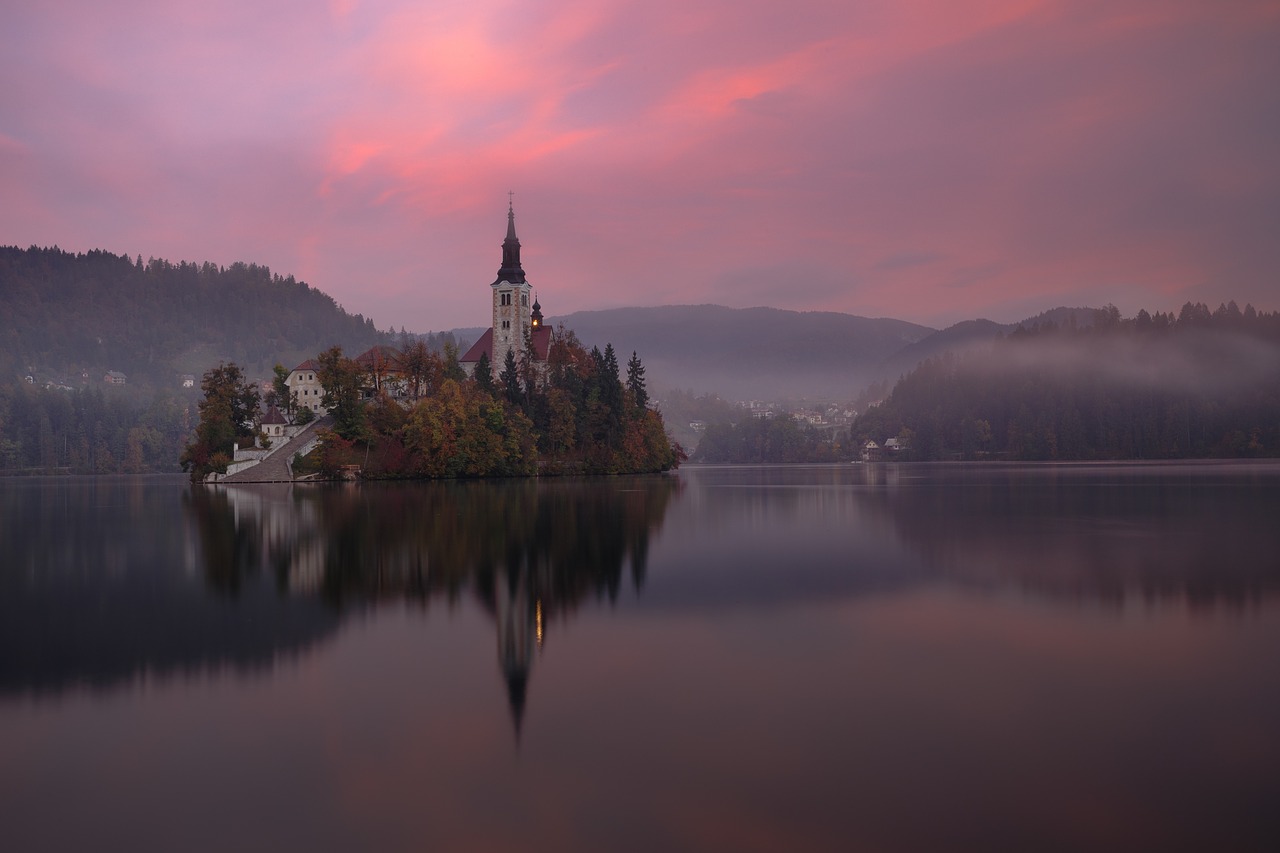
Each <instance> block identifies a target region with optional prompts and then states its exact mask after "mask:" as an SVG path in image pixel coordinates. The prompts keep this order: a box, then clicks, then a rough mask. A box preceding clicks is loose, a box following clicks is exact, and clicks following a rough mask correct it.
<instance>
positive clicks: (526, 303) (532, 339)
mask: <svg viewBox="0 0 1280 853" xmlns="http://www.w3.org/2000/svg"><path fill="white" fill-rule="evenodd" d="M531 290H532V288H531V287H530V286H529V281H528V279H526V278H525V274H524V267H523V266H521V265H520V240H519V239H518V238H517V237H516V213H515V208H514V206H512V204H511V203H508V205H507V237H506V239H505V240H503V241H502V266H501V267H499V268H498V277H497V278H496V279H494V280H493V283H492V284H490V285H489V291H490V293H489V295H490V298H491V301H492V308H493V315H492V316H493V323H492V325H490V327H489V328H488V329H487V330H486V331H485V333H484V334H483V335H481V336H480V340H478V341H476V342H475V344H473V345H472V346H471V348H470V349H468V350H467V351H466V353H465V354H464V355H463V356H462V358H461V359H459V360H458V361H459V363H460V364H461V365H462V368H463V369H464V370H465V371H466V372H467V375H468V376H472V375H474V374H475V370H476V365H477V364H478V363H479V362H480V356H481V355H484V356H487V357H488V359H489V369H490V370H491V371H492V373H493V375H494V376H495V377H496V376H497V375H498V374H499V373H500V372H501V371H502V367H503V365H504V364H505V363H506V359H507V353H508V352H511V353H514V354H515V358H516V361H517V362H519V361H520V359H521V357H522V356H523V355H524V349H525V346H526V343H527V345H528V346H529V347H530V349H531V353H530V354H531V355H532V357H533V361H534V363H535V364H536V363H542V364H545V363H546V360H547V353H548V352H549V351H550V349H551V329H549V328H547V327H546V326H544V325H543V323H542V306H541V305H539V304H538V300H537V298H536V297H534V296H533V294H532V292H531ZM531 303H532V304H531Z"/></svg>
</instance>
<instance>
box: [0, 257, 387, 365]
mask: <svg viewBox="0 0 1280 853" xmlns="http://www.w3.org/2000/svg"><path fill="white" fill-rule="evenodd" d="M381 339H382V335H380V334H379V332H378V331H377V330H376V329H375V328H374V326H373V322H372V320H368V319H365V318H364V317H362V316H360V315H358V314H357V315H351V314H348V313H346V311H344V310H343V309H342V308H341V307H340V306H339V305H338V304H337V303H336V302H335V301H334V300H333V298H332V297H330V296H327V295H326V294H324V293H321V292H320V291H319V290H316V289H314V288H312V287H310V286H308V285H307V284H306V283H304V282H301V281H297V280H295V279H294V278H293V276H283V277H282V276H280V275H279V274H272V273H271V271H270V270H269V269H268V268H267V267H262V266H257V265H255V264H244V263H236V264H232V265H231V266H230V267H219V266H217V265H215V264H211V263H203V264H195V263H190V262H185V261H184V262H180V263H178V264H173V263H170V262H169V261H165V260H157V259H152V260H151V261H149V262H148V263H146V264H145V265H144V264H143V263H142V259H141V257H139V258H137V259H136V260H130V259H129V258H128V257H124V256H118V255H113V254H111V253H110V252H103V251H91V252H87V253H83V254H71V253H69V252H64V251H62V250H61V249H58V248H56V247H54V248H49V249H41V248H37V247H34V246H33V247H31V248H29V249H18V248H16V247H12V246H7V247H0V381H4V382H9V381H13V379H14V378H16V376H21V375H26V374H28V373H30V374H34V376H35V379H36V381H37V383H39V384H43V383H44V382H46V381H49V380H53V381H58V382H61V381H67V380H72V381H69V382H68V384H72V385H75V384H78V383H77V382H75V381H74V380H75V379H78V378H79V377H80V375H81V373H87V374H88V375H89V376H90V377H91V378H92V379H93V380H94V381H96V382H101V379H102V376H103V374H104V373H105V372H106V371H107V370H115V371H120V372H122V373H124V374H126V375H127V376H128V378H129V383H130V385H131V386H133V385H138V384H142V385H151V386H154V387H167V386H172V383H173V382H174V378H175V375H176V374H181V373H190V374H193V375H195V376H196V377H197V378H198V377H199V376H200V375H201V374H202V373H203V372H204V371H205V370H207V369H209V368H210V367H213V366H215V365H216V364H217V363H218V362H219V361H224V360H225V361H235V362H237V363H239V364H241V365H243V366H244V367H245V369H246V371H247V372H248V373H249V375H250V376H253V377H258V376H267V375H269V374H270V372H271V367H272V365H273V364H275V363H276V361H278V360H284V361H292V360H294V359H297V360H301V359H302V358H306V357H308V356H310V355H314V354H315V353H317V352H320V351H321V350H322V349H325V348H327V347H329V346H332V345H333V344H335V343H337V344H341V345H342V346H343V347H344V348H346V349H349V350H354V351H360V350H362V349H365V348H367V347H369V346H372V345H373V344H374V343H377V342H380V341H381Z"/></svg>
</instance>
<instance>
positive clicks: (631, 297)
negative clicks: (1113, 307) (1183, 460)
mask: <svg viewBox="0 0 1280 853" xmlns="http://www.w3.org/2000/svg"><path fill="white" fill-rule="evenodd" d="M802 6H803V8H799V9H796V8H792V7H787V8H783V7H780V6H778V4H776V3H768V2H736V3H730V2H727V0H726V2H722V3H705V4H704V3H699V4H687V3H686V4H676V3H645V4H640V3H633V2H624V0H613V2H585V0H582V2H574V3H568V4H557V5H556V6H555V7H554V8H551V9H547V8H546V7H543V6H540V5H533V4H529V5H525V4H520V3H516V4H511V3H496V2H470V3H465V4H462V3H457V4H447V3H446V4H430V5H429V6H422V5H421V4H412V3H408V2H403V3H391V4H369V3H359V2H355V0H335V2H332V3H330V4H329V5H328V6H327V7H321V8H319V9H317V8H316V7H314V5H313V4H309V3H300V2H297V3H284V4H273V5H272V7H271V8H270V9H269V10H266V9H263V8H261V7H260V4H257V5H253V6H250V5H249V4H247V3H243V4H231V5H226V4H220V5H218V6H216V7H211V6H208V5H207V4H195V3H158V2H150V3H148V2H138V3H130V4H125V5H119V4H113V5H112V6H111V9H110V10H109V11H104V7H102V6H101V5H100V4H89V3H68V4H57V5H56V8H51V9H45V8H44V6H41V5H34V4H32V5H29V6H26V7H23V8H22V9H20V10H19V11H18V12H17V14H16V15H15V16H14V20H13V25H12V26H11V27H9V28H8V30H7V32H6V33H5V34H0V56H2V57H3V58H2V59H0V71H2V72H3V73H4V75H5V77H6V79H7V80H12V81H13V85H12V86H7V87H6V89H5V91H4V92H0V134H3V136H0V189H3V190H4V192H5V196H6V198H7V199H9V198H12V199H17V200H18V201H17V204H16V205H8V206H7V209H6V210H4V211H0V234H4V235H6V236H5V237H3V238H0V239H3V240H4V241H5V242H13V243H17V244H21V245H25V244H27V243H32V242H34V243H40V244H52V243H58V244H60V245H63V246H65V247H69V248H75V249H78V250H87V249H90V248H97V247H101V248H107V249H111V250H114V251H125V252H129V253H140V254H143V255H144V256H148V255H155V256H168V257H173V258H174V259H178V258H184V257H185V258H187V259H192V260H204V259H206V258H208V259H210V260H214V261H215V262H221V263H230V262H232V261H235V260H252V261H256V262H259V263H266V264H268V265H270V266H271V267H272V268H273V269H275V270H277V271H279V272H282V273H294V274H296V275H300V276H301V277H304V278H306V279H307V280H308V281H310V282H311V283H312V284H314V285H316V286H318V287H320V288H321V289H324V290H326V291H327V292H330V293H331V294H332V295H334V296H335V298H337V299H338V300H339V301H340V302H342V303H343V304H344V305H346V306H347V307H348V308H349V309H350V310H353V311H359V312H361V313H364V314H366V315H370V316H373V317H374V319H375V321H376V322H378V324H379V325H380V326H385V325H390V324H391V323H392V322H393V321H394V322H395V324H396V325H397V326H398V325H400V324H401V323H402V322H403V323H404V324H405V325H409V326H412V327H414V328H419V329H428V328H433V329H438V328H448V327H450V326H455V325H479V324H480V323H482V322H484V320H485V317H486V314H485V310H484V306H485V303H484V300H483V299H482V298H480V297H479V296H478V291H477V288H480V287H481V286H482V285H483V283H484V282H485V281H487V280H488V278H489V276H490V275H491V274H492V271H493V269H495V268H496V265H497V261H498V253H497V252H498V250H497V244H498V243H499V242H500V240H501V236H502V233H503V229H504V225H505V222H504V213H505V211H504V210H503V207H504V203H505V192H506V191H507V190H508V189H514V190H515V191H516V192H517V196H516V206H517V215H518V220H517V221H518V227H519V231H520V234H521V237H522V239H523V241H524V243H525V259H526V268H527V269H528V271H529V274H530V276H531V277H532V279H533V280H534V281H535V285H536V286H538V287H539V288H540V290H541V291H542V293H543V296H544V298H543V302H544V304H545V305H547V306H548V308H549V309H550V310H551V311H552V312H553V313H564V312H567V311H571V310H577V309H589V308H598V307H605V306H608V305H623V304H655V303H659V302H673V301H679V302H718V303H722V304H729V305H747V304H772V305H776V306H778V307H784V308H798V309H815V308H822V309H830V310H841V311H849V312H852V313H859V314H869V315H883V314H888V315H893V316H901V317H904V318H906V319H912V320H917V321H923V322H930V323H935V324H937V323H945V322H949V321H951V320H956V319H961V318H964V317H968V316H978V315H988V316H993V317H995V318H996V319H1017V316H1016V312H1019V311H1025V310H1026V309H1027V308H1028V307H1029V306H1032V307H1034V308H1035V310H1037V311H1038V310H1040V309H1041V308H1043V307H1050V305H1051V304H1057V303H1059V302H1073V303H1074V302H1080V301H1083V300H1086V299H1087V300H1088V301H1091V302H1093V301H1098V300H1101V301H1115V302H1116V303H1117V304H1119V305H1121V308H1122V310H1126V311H1132V310H1136V309H1137V308H1138V307H1148V308H1150V309H1156V308H1164V309H1168V308H1171V307H1176V306H1175V305H1172V304H1170V301H1171V300H1176V299H1179V298H1181V297H1182V296H1184V295H1185V294H1188V293H1197V294H1201V295H1200V296H1199V297H1198V298H1208V299H1210V300H1216V299H1217V298H1218V296H1219V295H1220V296H1221V297H1222V298H1236V299H1238V300H1240V301H1242V302H1243V301H1249V300H1252V301H1255V302H1259V303H1262V304H1264V305H1265V304H1270V303H1268V302H1267V300H1268V298H1271V299H1272V300H1274V284H1273V280H1274V278H1273V276H1272V274H1271V272H1270V271H1271V270H1273V269H1274V268H1275V266H1276V263H1277V261H1280V257H1278V256H1280V249H1277V248H1276V247H1275V245H1274V243H1275V241H1274V239H1273V235H1274V233H1275V230H1276V227H1277V225H1280V221H1278V219H1277V217H1278V216H1280V213H1278V208H1280V201H1278V193H1280V174H1278V170H1280V167H1278V166H1277V164H1276V163H1275V158H1274V156H1273V152H1274V150H1275V146H1276V144H1277V141H1278V140H1277V136H1278V135H1280V127H1277V121H1276V119H1275V118H1274V117H1275V116H1276V115H1280V103H1278V101H1280V95H1277V94H1276V93H1275V92H1274V91H1273V90H1274V88H1275V87H1274V86H1273V85H1271V83H1270V81H1271V80H1273V79H1275V78H1276V77H1277V76H1280V59H1278V58H1277V56H1276V54H1275V51H1274V49H1273V47H1274V44H1275V41H1276V38H1275V37H1276V34H1277V30H1278V29H1280V15H1278V14H1277V12H1276V10H1275V9H1274V7H1273V6H1272V5H1271V4H1268V3H1265V2H1256V3H1237V4H1232V5H1231V6H1229V7H1224V8H1216V7H1215V8H1205V7H1200V6H1196V5H1187V4H1182V5H1178V6H1170V5H1169V4H1167V3H1161V2H1154V0H1130V2H1119V3H1086V4H1081V3H1065V2H1051V0H1043V2H1013V1H1012V0H988V1H987V2H983V0H972V2H965V3H949V4H941V3H926V2H882V3H866V4H857V5H856V6H852V5H850V4H847V3H837V2H822V1H821V0H808V2H805V3H803V4H802ZM250 24H251V25H250ZM620 271H621V273H620ZM620 274H621V275H622V276H623V280H618V276H619V275H620ZM1205 294H1209V295H1208V296H1205ZM1108 297H1110V298H1108ZM1031 313H1034V311H1032V312H1031Z"/></svg>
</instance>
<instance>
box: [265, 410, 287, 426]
mask: <svg viewBox="0 0 1280 853" xmlns="http://www.w3.org/2000/svg"><path fill="white" fill-rule="evenodd" d="M286 423H288V421H286V420H285V419H284V415H282V414H280V410H279V409H277V408H276V407H275V406H272V407H271V408H269V409H267V413H266V414H265V415H263V416H262V425H263V426H266V425H267V424H286Z"/></svg>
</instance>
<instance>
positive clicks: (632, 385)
mask: <svg viewBox="0 0 1280 853" xmlns="http://www.w3.org/2000/svg"><path fill="white" fill-rule="evenodd" d="M627 388H629V389H631V396H632V398H633V399H634V400H635V401H636V408H638V409H643V408H645V407H646V406H648V405H649V392H648V391H646V390H645V387H644V365H643V364H641V363H640V356H638V355H636V352H635V350H632V351H631V360H630V361H628V362H627Z"/></svg>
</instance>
